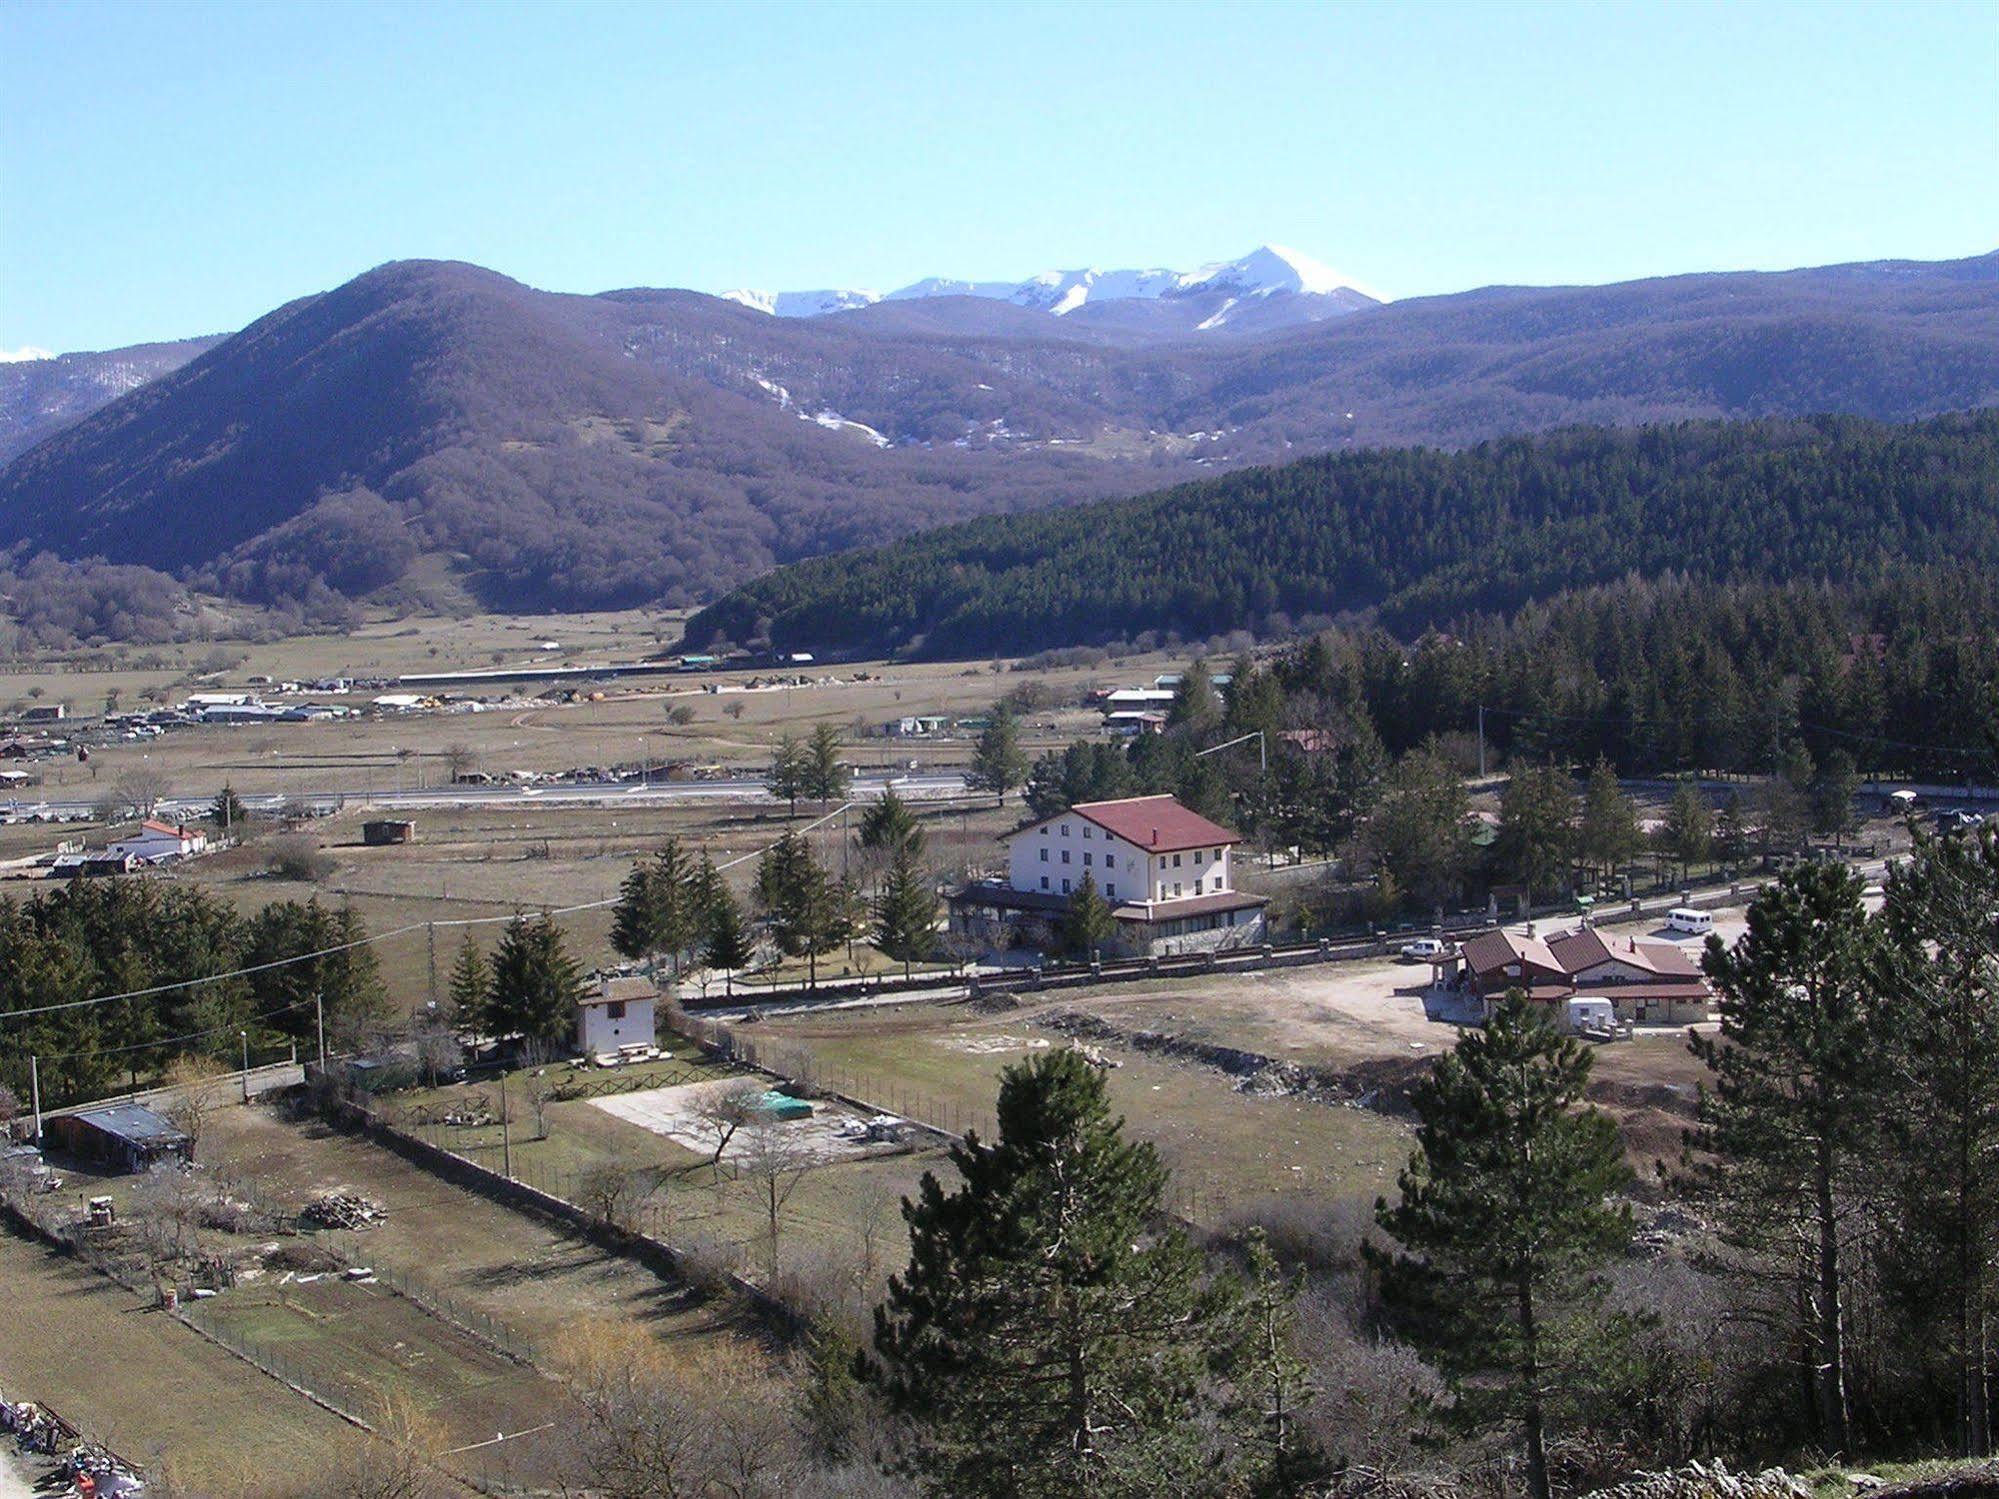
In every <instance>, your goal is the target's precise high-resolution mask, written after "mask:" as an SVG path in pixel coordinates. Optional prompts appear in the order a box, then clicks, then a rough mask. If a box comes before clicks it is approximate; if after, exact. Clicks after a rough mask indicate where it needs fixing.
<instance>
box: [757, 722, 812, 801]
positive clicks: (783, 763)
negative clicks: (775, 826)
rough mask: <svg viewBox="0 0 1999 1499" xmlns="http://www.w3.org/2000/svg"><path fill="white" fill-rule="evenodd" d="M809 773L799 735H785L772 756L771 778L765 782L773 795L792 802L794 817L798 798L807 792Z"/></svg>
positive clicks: (778, 742)
mask: <svg viewBox="0 0 1999 1499" xmlns="http://www.w3.org/2000/svg"><path fill="white" fill-rule="evenodd" d="M808 775H809V769H808V766H807V764H806V754H805V746H804V745H802V744H800V743H799V742H798V736H797V735H795V734H790V733H787V734H785V735H783V736H782V737H781V738H780V739H779V740H778V741H777V750H776V752H775V753H774V754H773V755H772V757H771V765H770V779H769V780H768V781H767V782H766V783H765V784H766V785H767V786H768V787H769V789H770V794H771V795H772V796H774V797H776V798H778V799H779V800H780V801H785V802H789V803H790V804H791V816H793V817H796V816H797V815H798V799H799V797H801V796H803V795H804V794H805V786H806V780H807V777H808Z"/></svg>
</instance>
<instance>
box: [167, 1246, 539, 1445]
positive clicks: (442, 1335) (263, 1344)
mask: <svg viewBox="0 0 1999 1499" xmlns="http://www.w3.org/2000/svg"><path fill="white" fill-rule="evenodd" d="M199 1315H200V1317H201V1321H202V1325H203V1326H204V1327H206V1328H208V1329H210V1330H211V1331H213V1332H214V1333H215V1334H216V1335H217V1336H218V1337H220V1338H221V1339H222V1340H223V1341H224V1342H226V1343H229V1344H230V1345H231V1346H242V1347H247V1348H248V1349H250V1350H251V1351H253V1352H254V1353H255V1354H256V1356H257V1357H258V1358H259V1359H260V1360H264V1361H267V1362H271V1363H273V1364H274V1366H275V1367H279V1368H282V1369H283V1370H284V1371H285V1373H286V1374H287V1375H288V1376H289V1377H290V1378H292V1379H294V1380H296V1381H297V1382H298V1383H300V1384H303V1385H304V1386H305V1387H306V1388H307V1389H309V1390H312V1391H313V1392H314V1393H316V1394H318V1395H319V1396H321V1397H322V1398H323V1399H326V1400H329V1401H331V1402H332V1403H333V1404H335V1405H337V1406H339V1407H340V1408H341V1409H343V1410H347V1411H351V1412H354V1413H355V1414H357V1415H360V1416H362V1417H363V1418H364V1419H366V1418H369V1417H370V1416H372V1415H373V1414H374V1413H376V1412H378V1411H381V1410H383V1409H385V1408H389V1407H390V1403H391V1402H397V1401H407V1402H408V1403H409V1404H410V1405H411V1406H413V1407H414V1408H415V1409H416V1410H417V1411H419V1412H421V1413H422V1415H423V1416H424V1418H426V1420H427V1421H428V1422H429V1423H430V1424H431V1425H432V1426H433V1428H434V1431H435V1434H436V1437H437V1439H438V1440H439V1441H440V1442H441V1443H442V1444H444V1445H445V1446H446V1448H447V1449H448V1448H451V1447H461V1446H469V1445H470V1444H472V1443H475V1442H482V1441H485V1440H486V1439H488V1438H490V1437H492V1436H493V1435H494V1434H495V1433H496V1432H500V1431H507V1432H513V1431H518V1430H521V1429H523V1428H524V1427H526V1426H534V1425H539V1424H540V1423H541V1422H543V1421H548V1420H554V1421H558V1422H570V1421H574V1420H576V1419H577V1413H576V1412H574V1411H573V1410H572V1409H571V1407H570V1404H569V1400H568V1397H567V1395H566V1393H565V1392H564V1390H563V1387H562V1386H561V1385H560V1384H558V1383H556V1382H555V1381H553V1380H551V1379H549V1378H547V1377H546V1376H544V1375H541V1374H538V1373H537V1372H535V1370H533V1369H531V1368H529V1367H527V1366H526V1365H523V1364H519V1363H516V1362H514V1361H513V1360H511V1359H507V1358H504V1357H502V1356H501V1355H500V1354H498V1353H496V1352H494V1351H492V1350H491V1349H490V1348H488V1347H486V1346H485V1345H484V1344H483V1343H480V1342H479V1341H477V1340H476V1339H474V1338H472V1337H470V1336H469V1335H467V1334H466V1333H464V1332H461V1331H460V1330H459V1329H457V1328H455V1327H452V1326H451V1325H450V1324H448V1323H445V1322H443V1321H441V1320H439V1319H438V1318H436V1317H434V1316H432V1315H430V1314H429V1313H428V1312H426V1311H424V1310H423V1308H421V1307H419V1306H417V1305H416V1304H415V1303H413V1302H411V1301H409V1300H407V1299H406V1298H404V1297H403V1296H400V1295H398V1294H396V1293H395V1292H394V1291H392V1290H390V1289H389V1288H388V1287H387V1286H385V1285H381V1284H373V1285H370V1284H366V1283H359V1282H354V1281H349V1280H345V1279H340V1278H336V1277H324V1278H320V1279H317V1280H313V1281H310V1282H309V1283H303V1284H302V1283H300V1282H298V1281H295V1280H294V1281H289V1282H285V1283H280V1282H277V1281H274V1280H271V1279H269V1278H265V1279H262V1280H259V1281H258V1282H256V1283H254V1284H252V1285H247V1286H241V1287H238V1288H236V1289H233V1290H230V1291H226V1292H224V1293H223V1294H222V1295H221V1296H218V1297H217V1298H216V1299H215V1300H213V1301H211V1302H207V1303H205V1304H203V1305H202V1306H201V1307H200V1309H199ZM546 1451H547V1447H546V1444H542V1445H540V1446H538V1445H537V1444H535V1443H533V1442H524V1443H521V1444H520V1445H519V1446H518V1447H514V1448H510V1449H508V1456H509V1459H510V1462H511V1464H512V1466H513V1467H514V1468H515V1469H516V1470H517V1471H518V1473H519V1476H520V1477H522V1478H523V1479H532V1478H541V1479H553V1478H555V1477H556V1476H558V1475H557V1473H556V1470H555V1469H553V1468H544V1467H538V1466H537V1465H535V1464H534V1463H533V1461H532V1459H533V1456H534V1454H535V1453H537V1452H543V1453H546Z"/></svg>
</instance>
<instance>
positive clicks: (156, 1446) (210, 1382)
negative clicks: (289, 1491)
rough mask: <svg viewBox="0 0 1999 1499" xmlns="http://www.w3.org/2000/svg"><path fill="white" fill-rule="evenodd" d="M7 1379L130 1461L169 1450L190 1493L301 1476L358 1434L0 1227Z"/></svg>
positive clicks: (19, 1392)
mask: <svg viewBox="0 0 1999 1499" xmlns="http://www.w3.org/2000/svg"><path fill="white" fill-rule="evenodd" d="M0 1284H4V1285H5V1286H6V1287H7V1306H8V1311H7V1317H6V1321H5V1324H4V1326H0V1389H4V1390H5V1391H6V1393H7V1395H8V1397H9V1398H10V1399H15V1400H45V1401H47V1402H48V1403H49V1404H50V1405H52V1406H54V1407H55V1409H56V1410H58V1411H60V1412H61V1413H62V1414H63V1415H64V1416H65V1417H67V1418H68V1419H69V1420H71V1421H73V1422H75V1423H77V1425H79V1426H80V1427H82V1428H83V1430H84V1431H85V1433H86V1434H87V1435H89V1436H91V1437H93V1438H95V1439H96V1440H98V1441H101V1442H103V1443H105V1444H106V1445H108V1446H109V1447H111V1448H112V1449H113V1450H114V1451H116V1452H119V1453H121V1454H122V1455H123V1456H125V1457H126V1458H128V1459H130V1460H131V1461H133V1462H136V1463H139V1464H142V1465H151V1464H153V1463H155V1462H157V1461H158V1459H159V1458H160V1456H161V1455H162V1454H163V1453H164V1454H170V1455H171V1456H172V1459H173V1463H174V1468H175V1471H176V1473H177V1474H179V1475H180V1476H181V1477H182V1478H183V1480H184V1481H185V1482H188V1483H189V1484H191V1485H192V1489H191V1491H192V1492H197V1493H199V1492H209V1491H210V1488H209V1485H210V1484H211V1483H213V1484H214V1486H215V1487H216V1488H221V1487H224V1486H226V1485H227V1484H228V1483H232V1482H234V1481H235V1480H236V1479H237V1478H238V1477H240V1476H242V1475H243V1474H245V1473H246V1472H254V1471H259V1470H261V1471H264V1472H279V1473H287V1474H293V1475H297V1476H300V1477H303V1476H305V1475H308V1474H311V1473H313V1472H314V1471H316V1470H318V1469H321V1468H323V1467H327V1466H330V1465H333V1464H336V1463H339V1462H343V1461H345V1460H347V1459H348V1458H350V1457H352V1456H353V1455H354V1453H355V1452H357V1451H358V1450H359V1448H360V1445H361V1441H362V1437H361V1433H359V1432H358V1431H356V1430H355V1429H354V1428H353V1427H351V1426H349V1425H347V1424H346V1423H345V1422H343V1421H341V1420H340V1419H339V1418H338V1417H337V1416H334V1415H333V1414H331V1413H330V1412H328V1411H325V1410H323V1409H321V1408H320V1407H319V1406H316V1405H314V1404H313V1403H312V1402H311V1401H309V1400H307V1399H305V1398H304V1397H303V1396H301V1395H298V1394H295V1393H294V1392H293V1391H291V1390H289V1389H286V1388H285V1386H283V1385H282V1384H280V1383H278V1382H277V1381H276V1380H275V1379H272V1378H271V1377H270V1376H269V1375H267V1374H264V1373H262V1372H260V1371H259V1370H257V1369H254V1368H252V1367H251V1366H250V1365H249V1364H246V1363H244V1362H243V1361H242V1360H241V1359H238V1358H236V1357H235V1356H233V1355H232V1354H229V1353H227V1352H225V1351H224V1350H222V1349H221V1348H218V1347H216V1346H215V1345H214V1344H213V1343H210V1342H208V1341H206V1340H205V1339H203V1338H202V1337H201V1336H200V1335H199V1334H197V1333H195V1332H194V1331H193V1330H192V1329H190V1328H187V1327H184V1326H182V1325H181V1324H180V1323H179V1322H176V1321H175V1320H174V1319H173V1318H171V1317H169V1316H167V1315H166V1314H165V1313H163V1312H159V1311H155V1310H153V1309H152V1308H151V1307H150V1306H148V1305H147V1304H146V1303H145V1302H144V1301H142V1300H141V1298H139V1297H137V1296H135V1295H133V1294H132V1293H131V1292H128V1291H126V1290H125V1289H124V1288H122V1287H121V1286H119V1285H117V1284H116V1283H114V1282H112V1281H110V1280H107V1279H105V1278H104V1277H103V1276H101V1275H99V1274H97V1272H95V1271H94V1270H89V1269H86V1268H85V1267H84V1266H82V1265H80V1264H78V1263H76V1262H75V1261H74V1260H70V1259H66V1258H64V1257H62V1256H59V1255H54V1254H51V1253H49V1252H48V1251H47V1250H45V1249H43V1248H42V1246H41V1245H39V1244H35V1243H32V1242H30V1241H28V1240H26V1239H23V1238H20V1237H18V1236H16V1235H14V1234H12V1233H8V1232H4V1231H0Z"/></svg>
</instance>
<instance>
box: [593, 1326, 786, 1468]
mask: <svg viewBox="0 0 1999 1499" xmlns="http://www.w3.org/2000/svg"><path fill="white" fill-rule="evenodd" d="M562 1362H563V1364H564V1365H565V1372H566V1373H567V1374H568V1376H569V1382H570V1386H571V1388H572V1390H573V1391H574V1392H575V1395H576V1398H577V1400H578V1402H579V1403H580V1404H581V1406H582V1408H583V1413H584V1414H583V1419H582V1421H581V1423H580V1425H579V1428H578V1429H577V1430H576V1431H575V1433H574V1441H575V1450H574V1454H573V1459H572V1460H573V1462H574V1464H575V1471H577V1472H578V1473H579V1474H581V1475H583V1476H584V1478H585V1479H586V1482H587V1486H588V1487H589V1489H590V1491H592V1492H597V1493H607V1494H663V1495H664V1494H686V1495H696V1494H714V1495H732V1496H740V1499H755V1496H763V1495H774V1494H782V1493H799V1492H804V1491H805V1490H806V1488H808V1487H809V1484H808V1483H807V1480H808V1479H809V1477H810V1475H811V1468H810V1464H809V1462H808V1460H807V1458H806V1456H805V1453H804V1450H803V1446H802V1444H801V1443H800V1441H799V1436H798V1429H797V1423H796V1420H795V1402H794V1400H793V1397H792V1394H791V1392H790V1390H789V1388H788V1386H787V1385H786V1384H785V1383H784V1382H783V1381H782V1380H781V1379H779V1378H778V1377H777V1375H776V1373H775V1371H773V1370H772V1368H771V1367H770V1365H769V1364H768V1363H767V1362H766V1360H765V1359H764V1357H763V1355H762V1354H761V1353H760V1352H759V1351H758V1350H757V1349H755V1348H754V1347H752V1346H751V1345H749V1344H747V1343H737V1342H728V1343H722V1344H719V1345H716V1346H713V1347H709V1348H703V1349H698V1350H696V1349H685V1348H670V1347H669V1346H668V1345H666V1344H663V1343H662V1342H660V1341H659V1340H658V1339H657V1338H655V1337H654V1336H653V1335H652V1334H650V1333H649V1332H648V1331H647V1330H646V1329H644V1328H643V1327H639V1326H634V1325H632V1324H630V1323H624V1322H601V1323H594V1324H591V1325H589V1326H585V1327H579V1328H577V1329H576V1330H575V1331H574V1332H573V1333H572V1334H571V1335H570V1337H568V1338H566V1339H565V1340H564V1346H563V1350H562Z"/></svg>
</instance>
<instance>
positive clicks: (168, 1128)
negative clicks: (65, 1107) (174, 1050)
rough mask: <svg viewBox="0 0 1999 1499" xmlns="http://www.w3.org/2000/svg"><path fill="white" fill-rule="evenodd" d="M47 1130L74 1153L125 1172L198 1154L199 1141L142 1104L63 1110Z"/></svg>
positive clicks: (51, 1120)
mask: <svg viewBox="0 0 1999 1499" xmlns="http://www.w3.org/2000/svg"><path fill="white" fill-rule="evenodd" d="M45 1132H46V1134H47V1135H48V1137H49V1138H50V1139H51V1140H53V1141H54V1142H55V1144H56V1146H57V1147H58V1148H59V1149H61V1150H64V1151H67V1152H68V1153H69V1154H70V1155H73V1156H76V1157H78V1158H79V1159H81V1160H85V1161H94V1162H98V1163H101V1164H103V1165H107V1166H111V1167H113V1168H114V1169H117V1170H121V1171H146V1170H150V1169H151V1168H152V1167H153V1166H155V1165H158V1164H159V1163H160V1162H161V1161H165V1160H176V1161H189V1160H192V1159H193V1158H194V1141H193V1140H192V1139H190V1138H189V1137H188V1136H187V1135H186V1134H185V1133H184V1132H183V1131H182V1130H181V1129H180V1128H179V1127H178V1126H176V1125H175V1124H174V1123H173V1121H172V1120H170V1119H168V1118H167V1117H166V1116H165V1115H163V1114H156V1113H154V1112H153V1111H152V1110H151V1109H149V1108H147V1107H146V1106H145V1105H144V1104H139V1103H114V1104H106V1105H104V1106H102V1107H100V1108H94V1109H85V1110H83V1111H82V1112H81V1113H77V1114H58V1115H56V1116H55V1117H54V1118H52V1119H50V1120H49V1121H48V1123H47V1125H46V1126H45Z"/></svg>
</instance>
